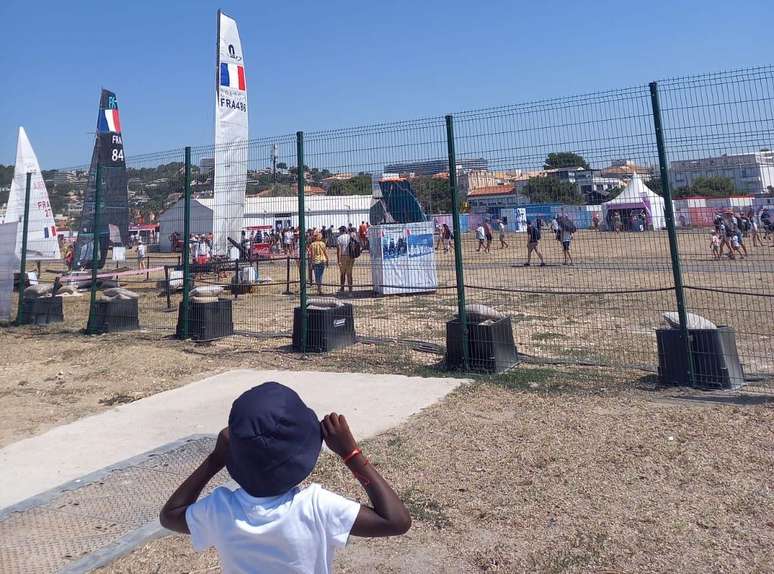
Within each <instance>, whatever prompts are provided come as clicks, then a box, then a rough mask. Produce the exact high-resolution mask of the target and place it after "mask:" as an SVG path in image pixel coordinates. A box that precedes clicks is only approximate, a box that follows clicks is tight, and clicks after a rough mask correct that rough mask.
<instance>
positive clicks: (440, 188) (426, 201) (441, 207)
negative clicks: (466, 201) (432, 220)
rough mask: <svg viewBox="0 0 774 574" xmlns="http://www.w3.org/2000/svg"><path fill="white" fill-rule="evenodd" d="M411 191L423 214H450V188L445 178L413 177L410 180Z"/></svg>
mask: <svg viewBox="0 0 774 574" xmlns="http://www.w3.org/2000/svg"><path fill="white" fill-rule="evenodd" d="M411 189H412V190H413V191H414V195H415V196H416V198H417V201H419V205H421V206H422V209H423V210H424V211H425V213H428V214H432V213H451V210H452V201H451V188H450V187H449V180H448V179H447V178H445V177H444V178H438V177H429V176H420V177H415V178H412V179H411ZM461 199H462V198H460V205H461V204H462V201H461Z"/></svg>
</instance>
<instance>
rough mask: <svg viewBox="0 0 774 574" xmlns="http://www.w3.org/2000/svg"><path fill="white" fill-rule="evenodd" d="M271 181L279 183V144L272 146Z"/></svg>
mask: <svg viewBox="0 0 774 574" xmlns="http://www.w3.org/2000/svg"><path fill="white" fill-rule="evenodd" d="M271 181H272V183H277V144H273V145H272V146H271Z"/></svg>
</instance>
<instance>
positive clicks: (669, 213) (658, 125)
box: [650, 82, 695, 386]
mask: <svg viewBox="0 0 774 574" xmlns="http://www.w3.org/2000/svg"><path fill="white" fill-rule="evenodd" d="M650 101H651V104H652V107H653V125H654V127H655V131H656V145H657V146H658V163H659V168H660V175H661V189H662V191H663V194H664V219H665V220H666V226H667V234H668V235H669V253H670V255H671V257H672V275H673V277H674V283H675V299H677V315H678V318H679V320H680V339H681V340H682V343H683V348H684V350H685V356H686V358H687V360H686V362H685V363H686V365H687V373H686V377H687V381H688V384H689V385H691V386H693V384H694V382H695V381H694V372H693V354H692V353H691V337H690V334H689V333H688V318H687V316H686V305H685V291H684V290H683V273H682V269H681V268H680V252H679V250H678V246H677V229H676V228H675V214H674V209H673V206H672V191H671V189H670V186H669V164H668V163H667V152H666V144H665V143H664V129H663V126H662V120H661V103H660V102H659V97H658V83H657V82H651V83H650Z"/></svg>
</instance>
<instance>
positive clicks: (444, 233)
mask: <svg viewBox="0 0 774 574" xmlns="http://www.w3.org/2000/svg"><path fill="white" fill-rule="evenodd" d="M440 235H441V241H442V243H443V252H444V253H448V252H449V243H450V242H451V238H452V232H451V229H449V226H448V225H447V224H446V223H444V224H443V225H442V226H441V234H440Z"/></svg>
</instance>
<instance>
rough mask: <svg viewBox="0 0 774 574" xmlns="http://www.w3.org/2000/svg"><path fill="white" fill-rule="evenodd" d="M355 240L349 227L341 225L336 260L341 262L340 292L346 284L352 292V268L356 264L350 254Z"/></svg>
mask: <svg viewBox="0 0 774 574" xmlns="http://www.w3.org/2000/svg"><path fill="white" fill-rule="evenodd" d="M351 241H353V239H352V237H351V236H350V234H349V233H347V228H346V227H344V226H343V225H342V226H341V227H339V237H338V239H337V240H336V262H337V263H338V264H339V279H340V280H341V287H340V288H339V293H343V292H344V285H345V284H347V285H349V292H350V293H352V269H353V267H354V266H355V259H354V258H353V257H351V256H350V249H349V244H350V242H351Z"/></svg>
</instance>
